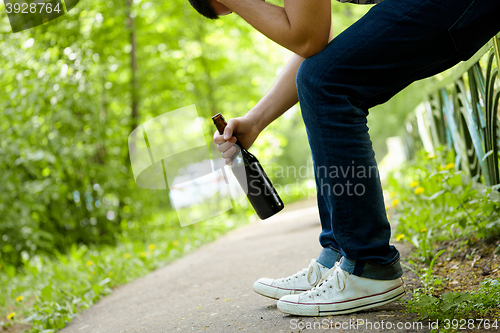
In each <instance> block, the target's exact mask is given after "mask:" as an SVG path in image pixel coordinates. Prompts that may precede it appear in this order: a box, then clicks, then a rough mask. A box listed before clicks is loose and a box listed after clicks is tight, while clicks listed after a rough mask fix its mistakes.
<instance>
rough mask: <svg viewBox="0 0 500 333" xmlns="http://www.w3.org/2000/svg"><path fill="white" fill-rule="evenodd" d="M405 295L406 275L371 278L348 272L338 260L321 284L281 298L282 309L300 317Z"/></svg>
mask: <svg viewBox="0 0 500 333" xmlns="http://www.w3.org/2000/svg"><path fill="white" fill-rule="evenodd" d="M404 294H405V285H404V282H403V279H402V278H397V279H394V280H373V279H367V278H363V277H359V276H356V275H352V274H350V273H347V272H346V271H344V270H343V269H342V268H340V263H339V262H336V263H335V266H334V267H333V268H332V269H331V270H329V271H328V272H327V273H326V274H325V275H324V277H323V278H322V279H321V281H320V282H319V283H318V286H317V287H315V288H312V289H311V290H309V291H306V292H304V293H301V294H298V295H287V296H283V297H281V298H280V300H279V301H278V309H279V310H280V311H281V312H284V313H289V314H292V315H297V316H331V315H338V314H346V313H352V312H357V311H360V310H364V309H369V308H373V307H376V306H380V305H383V304H387V303H390V302H392V301H395V300H397V299H399V298H401V297H403V295H404Z"/></svg>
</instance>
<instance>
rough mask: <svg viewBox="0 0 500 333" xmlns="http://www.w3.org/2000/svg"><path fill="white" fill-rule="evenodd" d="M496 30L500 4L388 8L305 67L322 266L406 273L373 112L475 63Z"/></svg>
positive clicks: (390, 3)
mask: <svg viewBox="0 0 500 333" xmlns="http://www.w3.org/2000/svg"><path fill="white" fill-rule="evenodd" d="M333 19H335V18H333ZM498 31H500V0H384V1H383V2H382V3H380V4H378V5H375V6H373V7H372V8H371V9H370V11H369V12H368V13H367V14H366V15H365V16H364V17H362V18H361V19H360V20H359V21H357V22H356V23H355V24H353V25H352V26H351V27H349V28H348V29H347V30H345V31H344V32H343V33H341V34H340V35H339V36H337V37H336V38H335V39H334V40H333V41H331V42H330V43H329V44H328V46H327V47H326V48H325V49H324V50H323V51H321V52H320V53H318V54H316V55H315V56H313V57H310V58H308V59H306V60H305V61H304V62H303V63H302V65H301V66H300V68H299V71H298V73H297V89H298V94H299V101H300V106H301V110H302V117H303V119H304V123H305V125H306V130H307V135H308V139H309V144H310V146H311V151H312V156H313V165H314V169H315V170H314V171H315V178H316V187H317V192H318V195H317V196H318V206H319V212H320V219H321V226H322V232H321V235H320V238H319V240H320V243H321V245H322V247H323V251H322V252H321V254H320V256H319V257H318V259H317V260H318V262H320V263H321V264H323V265H325V266H327V267H332V266H333V265H334V263H335V261H337V260H339V259H340V258H341V257H344V259H343V260H342V262H341V267H342V268H343V269H344V270H346V271H348V272H349V273H352V274H354V275H357V276H362V277H367V278H372V279H380V280H389V279H395V278H398V277H400V276H401V275H402V270H401V266H400V263H399V252H398V250H397V249H396V248H395V247H394V246H392V245H390V244H389V238H390V235H391V231H390V225H389V222H388V220H387V216H386V212H385V207H384V199H383V195H382V188H381V184H380V179H379V174H378V171H377V164H376V161H375V154H374V152H373V149H372V143H371V141H370V136H369V135H368V127H367V125H366V123H367V121H366V117H367V115H368V110H369V109H370V108H371V107H373V106H375V105H377V104H381V103H384V102H386V101H387V100H389V99H390V98H391V97H392V96H394V95H395V94H396V93H398V92H399V91H400V90H402V89H403V88H405V87H406V86H408V85H409V84H410V83H412V82H414V81H416V80H419V79H423V78H425V77H429V76H432V75H434V74H437V73H439V72H441V71H443V70H445V69H448V68H450V67H452V66H453V65H455V64H456V63H458V62H460V61H461V60H465V59H467V58H469V57H470V56H472V55H473V54H474V53H475V52H476V51H477V50H478V49H479V48H480V47H481V46H482V45H483V44H484V43H486V42H487V41H488V40H489V39H490V38H491V37H492V36H493V35H494V34H496V33H497V32H498Z"/></svg>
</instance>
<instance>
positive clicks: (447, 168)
mask: <svg viewBox="0 0 500 333" xmlns="http://www.w3.org/2000/svg"><path fill="white" fill-rule="evenodd" d="M454 167H455V163H448V164H446V166H445V167H444V168H445V169H446V170H450V169H453V168H454Z"/></svg>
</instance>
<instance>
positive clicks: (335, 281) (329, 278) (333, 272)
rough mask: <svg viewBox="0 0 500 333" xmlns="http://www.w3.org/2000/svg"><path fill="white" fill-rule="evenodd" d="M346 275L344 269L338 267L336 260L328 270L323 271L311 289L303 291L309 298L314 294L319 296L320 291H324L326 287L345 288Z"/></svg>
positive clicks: (338, 263)
mask: <svg viewBox="0 0 500 333" xmlns="http://www.w3.org/2000/svg"><path fill="white" fill-rule="evenodd" d="M346 278H347V276H346V273H345V271H344V270H343V269H342V268H340V262H336V263H335V266H333V267H332V268H331V269H330V270H329V271H328V272H326V273H325V275H324V276H323V278H321V280H320V281H319V283H318V285H317V286H316V287H314V288H312V289H311V290H309V291H307V292H305V294H307V296H309V297H310V298H314V295H316V296H319V295H320V293H321V292H323V293H324V292H326V289H327V288H335V290H337V291H342V290H344V289H345V280H346Z"/></svg>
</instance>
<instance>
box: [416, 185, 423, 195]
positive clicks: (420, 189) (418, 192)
mask: <svg viewBox="0 0 500 333" xmlns="http://www.w3.org/2000/svg"><path fill="white" fill-rule="evenodd" d="M424 191H425V190H424V188H423V187H422V186H419V187H417V188H416V189H415V194H416V195H419V194H422V193H424Z"/></svg>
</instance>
